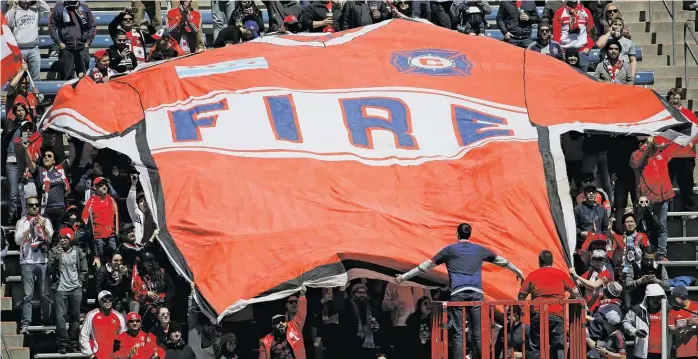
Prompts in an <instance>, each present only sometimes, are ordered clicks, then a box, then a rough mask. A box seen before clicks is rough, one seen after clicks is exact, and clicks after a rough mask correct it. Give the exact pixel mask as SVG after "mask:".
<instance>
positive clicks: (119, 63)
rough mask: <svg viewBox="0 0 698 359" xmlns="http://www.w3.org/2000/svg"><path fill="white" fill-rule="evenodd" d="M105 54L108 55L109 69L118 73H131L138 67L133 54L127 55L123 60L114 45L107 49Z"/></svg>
mask: <svg viewBox="0 0 698 359" xmlns="http://www.w3.org/2000/svg"><path fill="white" fill-rule="evenodd" d="M107 53H108V54H109V68H110V69H112V70H114V71H116V72H118V73H124V72H126V71H131V70H133V69H135V68H136V66H138V60H137V59H136V55H134V54H133V52H131V53H129V54H128V56H127V57H126V58H124V57H122V56H121V53H120V52H119V50H118V49H117V48H116V45H111V46H109V48H108V49H107Z"/></svg>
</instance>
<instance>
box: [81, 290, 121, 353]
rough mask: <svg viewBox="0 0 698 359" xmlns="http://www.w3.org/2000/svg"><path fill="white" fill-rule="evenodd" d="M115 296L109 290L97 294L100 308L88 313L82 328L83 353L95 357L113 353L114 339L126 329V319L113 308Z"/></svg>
mask: <svg viewBox="0 0 698 359" xmlns="http://www.w3.org/2000/svg"><path fill="white" fill-rule="evenodd" d="M112 300H113V296H112V295H111V292H109V291H108V290H103V291H101V292H99V294H98V295H97V302H98V303H99V308H97V309H94V310H92V311H90V312H89V313H87V315H86V316H85V323H84V324H83V325H82V329H81V330H80V346H81V347H82V353H83V354H85V355H87V356H89V357H90V359H93V358H108V357H109V355H110V354H111V353H112V347H113V344H114V339H116V337H117V335H119V333H121V332H123V331H124V330H126V321H125V320H124V317H123V316H122V315H121V314H120V313H119V312H117V311H115V310H112Z"/></svg>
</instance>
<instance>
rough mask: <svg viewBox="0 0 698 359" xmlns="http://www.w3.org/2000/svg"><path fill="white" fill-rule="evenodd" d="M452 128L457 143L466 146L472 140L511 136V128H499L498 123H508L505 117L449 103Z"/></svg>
mask: <svg viewBox="0 0 698 359" xmlns="http://www.w3.org/2000/svg"><path fill="white" fill-rule="evenodd" d="M451 117H452V120H453V130H454V131H455V132H456V139H457V140H458V145H460V146H461V147H465V146H468V145H470V144H472V143H474V142H477V141H480V140H483V139H486V138H490V137H496V136H513V135H514V131H512V130H511V129H499V128H497V127H499V125H505V126H506V125H508V122H507V120H506V119H505V118H502V117H495V116H492V115H488V114H486V113H482V112H479V111H475V110H473V109H470V108H467V107H463V106H459V105H451Z"/></svg>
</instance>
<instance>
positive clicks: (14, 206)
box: [5, 162, 22, 221]
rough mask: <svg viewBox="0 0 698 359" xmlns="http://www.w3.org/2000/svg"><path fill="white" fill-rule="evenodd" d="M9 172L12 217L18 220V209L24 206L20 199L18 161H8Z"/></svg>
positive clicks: (7, 170) (6, 167)
mask: <svg viewBox="0 0 698 359" xmlns="http://www.w3.org/2000/svg"><path fill="white" fill-rule="evenodd" d="M5 169H6V173H7V184H8V185H9V187H10V213H9V215H10V219H11V220H13V221H14V220H17V219H18V217H20V216H19V215H18V213H17V211H18V210H19V209H20V208H22V204H21V202H20V201H19V171H18V169H17V162H7V164H6V165H5Z"/></svg>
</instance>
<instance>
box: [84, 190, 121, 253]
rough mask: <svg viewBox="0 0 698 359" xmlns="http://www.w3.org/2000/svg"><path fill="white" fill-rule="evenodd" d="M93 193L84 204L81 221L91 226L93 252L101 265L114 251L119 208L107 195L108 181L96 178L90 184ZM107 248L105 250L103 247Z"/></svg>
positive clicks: (117, 232) (117, 233) (117, 231)
mask: <svg viewBox="0 0 698 359" xmlns="http://www.w3.org/2000/svg"><path fill="white" fill-rule="evenodd" d="M92 184H93V185H94V188H95V192H94V194H93V195H91V196H90V198H89V199H88V200H87V201H86V202H85V208H83V209H82V221H83V222H85V223H89V225H91V226H92V231H93V233H94V240H95V241H94V250H95V254H96V255H97V256H98V257H99V260H100V261H101V263H105V262H107V261H108V260H109V259H108V258H109V256H111V253H112V252H113V251H115V250H116V237H118V236H119V207H118V206H117V204H116V200H114V198H113V197H112V196H111V195H109V193H108V192H109V180H108V179H106V178H104V177H97V178H95V180H94V181H93V183H92ZM105 246H106V247H108V250H106V249H105V248H104V247H105Z"/></svg>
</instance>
